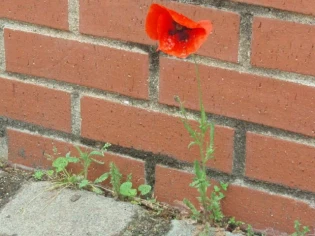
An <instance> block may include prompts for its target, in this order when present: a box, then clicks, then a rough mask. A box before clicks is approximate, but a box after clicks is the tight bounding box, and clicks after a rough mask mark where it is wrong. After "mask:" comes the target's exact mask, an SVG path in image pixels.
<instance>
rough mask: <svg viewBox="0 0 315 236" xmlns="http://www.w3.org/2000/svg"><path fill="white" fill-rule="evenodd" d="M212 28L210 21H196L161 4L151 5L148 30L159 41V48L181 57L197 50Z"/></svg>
mask: <svg viewBox="0 0 315 236" xmlns="http://www.w3.org/2000/svg"><path fill="white" fill-rule="evenodd" d="M211 30H212V24H211V22H210V21H207V20H204V21H199V22H194V21H193V20H191V19H189V18H188V17H186V16H184V15H182V14H180V13H177V12H175V11H173V10H170V9H168V8H166V7H164V6H161V5H159V4H152V5H151V7H150V9H149V13H148V16H147V19H146V32H147V34H148V35H149V37H150V38H151V39H154V40H158V41H159V47H158V50H161V51H163V52H165V53H167V54H169V55H173V56H176V57H180V58H186V57H187V56H188V55H190V54H192V53H194V52H196V51H197V50H198V49H199V48H200V46H201V45H202V44H203V43H204V42H205V41H206V39H207V37H208V35H209V34H210V33H211Z"/></svg>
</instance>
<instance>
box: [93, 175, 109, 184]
mask: <svg viewBox="0 0 315 236" xmlns="http://www.w3.org/2000/svg"><path fill="white" fill-rule="evenodd" d="M108 177H109V173H104V174H102V175H101V176H100V177H98V178H97V179H96V180H94V183H95V184H98V183H101V182H103V181H105V180H106V179H108Z"/></svg>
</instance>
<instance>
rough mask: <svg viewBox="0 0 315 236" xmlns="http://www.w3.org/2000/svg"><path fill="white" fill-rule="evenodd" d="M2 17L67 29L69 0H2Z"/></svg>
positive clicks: (0, 12) (0, 13) (0, 11)
mask: <svg viewBox="0 0 315 236" xmlns="http://www.w3.org/2000/svg"><path fill="white" fill-rule="evenodd" d="M0 6H1V7H0V18H7V19H11V20H18V21H24V22H29V23H34V24H38V25H44V26H48V27H52V28H56V29H62V30H67V29H68V28H69V24H68V0H50V1H38V0H0Z"/></svg>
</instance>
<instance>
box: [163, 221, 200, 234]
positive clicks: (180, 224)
mask: <svg viewBox="0 0 315 236" xmlns="http://www.w3.org/2000/svg"><path fill="white" fill-rule="evenodd" d="M195 229H196V227H195V226H194V225H192V224H189V223H188V222H186V221H184V220H172V228H171V230H170V231H169V232H168V233H167V235H166V236H191V235H194V232H195Z"/></svg>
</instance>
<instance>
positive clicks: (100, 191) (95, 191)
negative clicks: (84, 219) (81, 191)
mask: <svg viewBox="0 0 315 236" xmlns="http://www.w3.org/2000/svg"><path fill="white" fill-rule="evenodd" d="M92 191H93V192H94V193H97V194H102V193H104V191H103V190H102V189H100V188H98V187H95V186H92Z"/></svg>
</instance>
